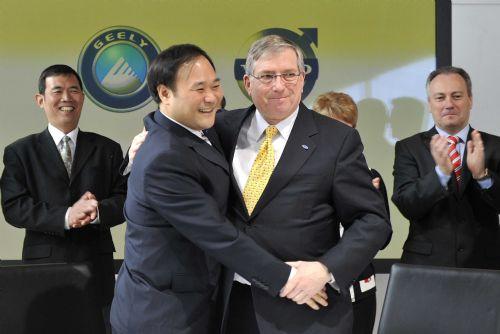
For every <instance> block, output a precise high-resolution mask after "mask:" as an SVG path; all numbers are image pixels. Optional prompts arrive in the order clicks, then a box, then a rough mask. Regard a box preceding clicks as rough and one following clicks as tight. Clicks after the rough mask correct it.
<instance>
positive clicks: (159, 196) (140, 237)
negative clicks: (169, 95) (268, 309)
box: [111, 111, 290, 334]
mask: <svg viewBox="0 0 500 334" xmlns="http://www.w3.org/2000/svg"><path fill="white" fill-rule="evenodd" d="M145 123H146V128H147V129H148V131H149V132H148V136H147V138H146V140H145V142H144V144H143V145H142V146H141V149H140V150H139V152H138V153H137V156H136V158H135V159H134V164H133V167H132V171H131V174H130V176H129V190H128V194H127V199H126V202H125V216H126V219H127V232H126V241H125V259H124V262H123V266H122V268H121V269H120V272H119V274H118V281H117V285H116V292H115V299H114V300H113V305H112V310H111V323H112V326H113V330H114V332H116V333H149V334H151V333H183V334H187V333H192V334H203V333H213V332H214V330H215V328H216V327H217V326H218V322H217V321H216V314H215V312H216V295H217V283H218V280H219V274H220V265H219V264H218V262H221V263H222V264H224V265H226V266H229V267H231V268H233V269H235V270H237V271H238V272H239V273H240V274H241V275H242V276H244V277H245V278H247V279H248V280H249V281H251V282H252V284H254V285H255V286H258V287H260V288H261V289H262V290H263V291H266V292H267V293H268V294H270V295H273V296H275V295H277V294H278V292H279V290H280V289H281V288H282V287H283V286H284V284H285V283H286V280H287V279H288V275H289V272H290V268H289V267H288V266H287V265H285V264H284V263H283V262H281V261H279V260H277V259H276V258H275V257H273V256H271V255H269V254H268V253H266V252H265V251H264V250H262V249H261V248H259V247H258V246H257V245H256V244H255V243H254V242H253V241H252V240H251V239H250V238H248V237H247V236H245V235H244V234H243V233H239V231H238V230H237V229H236V228H235V227H234V226H233V225H232V224H231V223H230V222H229V221H227V220H226V219H225V217H224V213H225V211H226V203H227V197H228V191H229V185H230V184H229V167H228V164H227V162H226V160H225V159H224V156H223V154H222V153H221V152H220V151H218V149H217V148H218V147H219V142H218V139H217V137H216V136H214V135H213V133H211V131H208V134H207V136H208V137H209V139H210V141H211V143H212V145H213V146H210V145H209V144H207V143H205V142H204V141H203V140H201V139H200V138H198V137H196V136H195V135H194V134H192V133H191V132H189V131H188V130H186V129H184V128H183V127H181V126H180V125H178V124H175V123H174V122H172V121H170V120H169V119H168V118H166V117H165V116H164V115H162V114H161V113H160V112H159V111H156V112H155V113H152V114H150V115H148V116H147V117H146V119H145ZM216 261H218V262H216Z"/></svg>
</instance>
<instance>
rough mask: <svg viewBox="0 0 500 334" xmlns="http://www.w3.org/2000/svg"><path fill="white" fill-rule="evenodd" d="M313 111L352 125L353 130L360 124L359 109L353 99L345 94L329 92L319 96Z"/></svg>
mask: <svg viewBox="0 0 500 334" xmlns="http://www.w3.org/2000/svg"><path fill="white" fill-rule="evenodd" d="M313 110H314V111H316V112H318V113H320V114H322V115H325V116H328V117H331V118H334V119H336V120H339V121H343V122H345V123H348V124H350V125H351V126H352V127H353V128H355V127H356V123H357V122H358V107H357V106H356V103H354V101H353V99H352V97H350V96H349V95H347V94H345V93H337V92H328V93H324V94H321V95H319V96H318V97H317V98H316V101H314V104H313Z"/></svg>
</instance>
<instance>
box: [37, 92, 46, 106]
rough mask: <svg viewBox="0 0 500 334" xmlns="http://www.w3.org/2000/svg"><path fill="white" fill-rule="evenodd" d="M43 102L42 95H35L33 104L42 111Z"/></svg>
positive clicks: (43, 97)
mask: <svg viewBox="0 0 500 334" xmlns="http://www.w3.org/2000/svg"><path fill="white" fill-rule="evenodd" d="M44 101H45V96H43V94H40V93H38V94H35V102H36V104H37V105H38V106H39V107H40V108H42V109H43V102H44Z"/></svg>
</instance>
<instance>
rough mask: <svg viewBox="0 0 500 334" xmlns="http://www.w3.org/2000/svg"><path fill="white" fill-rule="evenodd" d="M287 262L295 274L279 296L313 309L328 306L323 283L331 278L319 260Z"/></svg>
mask: <svg viewBox="0 0 500 334" xmlns="http://www.w3.org/2000/svg"><path fill="white" fill-rule="evenodd" d="M287 264H288V265H290V266H291V267H293V268H294V269H295V274H294V275H292V277H290V279H289V280H288V282H287V283H286V285H285V286H284V287H283V289H281V293H280V296H281V297H285V298H288V299H291V300H293V301H294V302H296V303H297V304H299V305H302V304H307V306H309V307H310V308H312V309H313V310H319V308H320V306H328V302H327V299H328V297H327V294H326V287H325V285H326V284H327V283H329V282H330V281H331V279H332V275H331V274H330V272H329V271H328V268H326V266H325V265H323V264H322V263H321V262H306V261H295V262H287Z"/></svg>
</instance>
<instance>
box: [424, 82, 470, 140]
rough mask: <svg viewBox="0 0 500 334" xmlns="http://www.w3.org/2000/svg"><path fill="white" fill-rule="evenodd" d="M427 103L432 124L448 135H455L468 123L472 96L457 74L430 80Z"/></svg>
mask: <svg viewBox="0 0 500 334" xmlns="http://www.w3.org/2000/svg"><path fill="white" fill-rule="evenodd" d="M428 101H429V109H430V111H431V113H432V118H433V119H434V123H435V124H436V125H437V126H438V127H439V128H440V129H443V130H444V131H446V132H448V133H449V134H452V135H453V134H456V133H457V132H459V131H460V130H462V129H463V128H465V127H466V126H467V124H468V123H469V117H470V110H471V108H472V96H469V94H468V93H467V85H466V83H465V80H464V79H463V78H462V77H461V76H460V75H459V74H456V73H450V74H439V75H438V76H436V77H435V78H434V79H432V81H431V82H430V83H429V88H428Z"/></svg>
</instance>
